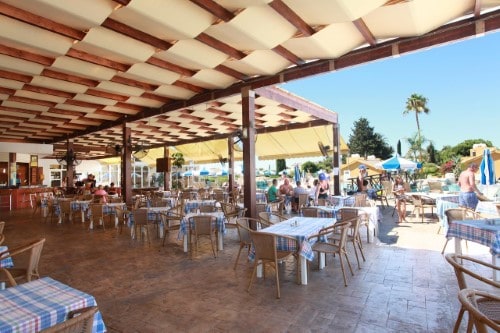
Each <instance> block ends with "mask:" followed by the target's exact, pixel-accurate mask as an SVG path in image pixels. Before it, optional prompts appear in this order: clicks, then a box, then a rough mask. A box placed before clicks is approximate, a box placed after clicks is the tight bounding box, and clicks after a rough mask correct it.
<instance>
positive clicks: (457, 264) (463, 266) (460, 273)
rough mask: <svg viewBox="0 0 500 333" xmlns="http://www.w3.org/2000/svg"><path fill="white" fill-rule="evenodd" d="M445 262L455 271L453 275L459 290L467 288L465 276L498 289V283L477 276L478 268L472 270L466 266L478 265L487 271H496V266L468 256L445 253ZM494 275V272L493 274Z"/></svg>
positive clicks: (499, 283) (499, 284) (499, 285)
mask: <svg viewBox="0 0 500 333" xmlns="http://www.w3.org/2000/svg"><path fill="white" fill-rule="evenodd" d="M445 258H446V261H448V263H449V264H450V265H451V266H452V267H453V269H454V270H455V275H456V277H457V282H458V288H460V289H465V288H467V280H466V276H469V277H472V278H474V279H476V280H478V281H481V282H483V283H486V284H488V285H490V286H495V287H497V288H500V282H497V281H494V280H493V279H489V278H487V277H485V276H483V275H480V274H478V273H477V272H478V269H477V268H478V267H475V268H473V270H472V269H469V268H467V264H469V267H470V265H480V266H483V268H488V269H493V270H495V271H498V270H499V268H498V267H497V266H494V265H492V264H490V263H487V262H484V261H481V260H479V259H475V258H472V257H469V256H464V255H458V254H455V253H447V254H446V256H445ZM493 274H495V272H494V273H493Z"/></svg>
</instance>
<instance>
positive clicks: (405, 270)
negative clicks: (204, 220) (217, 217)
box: [0, 207, 490, 332]
mask: <svg viewBox="0 0 500 333" xmlns="http://www.w3.org/2000/svg"><path fill="white" fill-rule="evenodd" d="M409 208H410V207H409ZM381 211H382V213H383V218H382V220H381V221H380V224H379V226H380V235H379V238H380V240H377V241H376V242H375V243H370V244H367V243H366V242H365V243H364V251H365V255H366V262H363V263H362V267H361V269H357V266H356V265H353V267H354V268H355V275H354V276H350V275H349V276H348V284H349V285H348V287H344V284H343V281H342V274H341V271H340V266H339V263H338V258H334V257H328V258H327V267H326V268H325V269H324V270H321V271H318V270H317V269H316V262H315V261H314V262H311V264H310V266H309V267H310V270H309V284H308V285H307V286H303V285H297V284H296V283H295V275H294V273H295V263H294V262H293V260H290V261H287V262H285V263H283V264H281V265H280V267H279V273H280V281H281V282H280V284H281V299H276V298H275V285H274V275H273V273H274V272H272V271H270V272H268V277H267V278H266V279H258V280H256V282H254V285H253V287H252V290H251V292H250V293H248V292H247V291H246V288H247V285H248V281H249V277H250V275H251V272H252V265H251V263H248V262H247V261H246V258H243V259H240V264H239V265H238V267H237V269H236V270H233V263H234V259H235V257H236V253H237V250H238V239H237V233H236V230H235V229H231V230H230V231H229V233H228V234H227V235H226V237H225V241H224V242H225V247H224V250H223V251H221V252H220V253H219V256H218V258H217V259H215V258H213V256H212V255H211V250H210V248H209V247H208V246H202V247H201V249H200V251H199V252H198V253H196V254H195V255H194V257H193V258H192V259H191V258H190V257H189V256H188V255H187V254H185V253H184V252H183V251H182V244H181V242H180V241H178V240H177V232H173V233H172V234H171V235H170V236H169V238H168V242H167V244H166V246H165V247H162V246H161V240H160V239H157V238H155V239H153V240H152V243H151V245H148V243H147V242H144V241H141V240H132V239H131V237H130V233H129V230H128V229H124V230H123V233H122V234H119V233H118V232H117V231H116V230H114V229H112V228H108V229H106V230H102V229H95V230H93V231H89V230H88V229H87V225H86V224H82V223H80V222H75V223H73V224H71V223H67V222H65V223H63V224H56V223H54V222H52V223H49V222H44V220H43V219H42V218H41V217H40V216H39V215H38V214H37V215H35V216H32V214H31V211H30V210H16V211H12V212H10V213H9V212H5V211H2V212H0V220H4V221H6V228H5V230H4V233H5V235H6V242H5V243H6V245H9V246H12V247H13V246H16V245H18V244H22V243H24V242H26V241H28V240H32V239H35V238H38V237H45V238H46V239H47V241H46V243H45V246H44V250H43V253H42V259H41V262H40V272H41V274H42V276H50V277H52V278H54V279H57V280H59V281H61V282H63V283H66V284H68V285H71V286H72V287H74V288H77V289H80V290H83V291H85V292H87V293H90V294H92V295H94V297H95V298H96V300H97V304H98V306H99V309H100V311H101V312H102V315H103V318H104V321H105V323H106V325H107V328H108V331H109V332H173V331H178V332H451V328H452V327H453V323H454V321H455V318H456V315H457V313H458V308H459V303H458V300H457V291H458V288H457V283H456V279H455V276H454V273H453V271H452V269H451V267H450V266H449V265H448V264H447V263H446V261H445V259H444V257H443V256H442V255H441V253H440V252H441V249H442V246H443V244H444V241H445V237H444V236H443V235H442V234H438V229H439V223H438V222H437V221H436V220H431V219H430V216H427V218H426V220H429V221H432V222H427V223H420V221H418V222H417V221H416V219H415V218H411V217H410V218H409V222H408V223H403V224H400V225H397V224H396V223H395V221H396V217H395V216H394V217H393V216H392V207H387V208H385V209H382V210H381ZM412 221H413V222H412ZM361 233H362V235H363V236H365V237H366V232H363V231H362V232H361ZM449 251H453V242H450V244H449V245H448V248H447V252H449ZM468 251H469V252H468V253H469V254H470V255H473V256H475V257H478V258H480V259H483V260H488V261H489V260H490V256H489V252H488V249H487V248H485V247H483V246H480V245H475V244H471V243H470V242H469V247H468ZM351 262H352V263H355V258H354V257H353V256H351ZM485 274H489V272H485ZM464 326H465V325H462V327H461V330H462V331H465V327H464Z"/></svg>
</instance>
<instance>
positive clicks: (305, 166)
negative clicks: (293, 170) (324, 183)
mask: <svg viewBox="0 0 500 333" xmlns="http://www.w3.org/2000/svg"><path fill="white" fill-rule="evenodd" d="M300 168H301V169H302V171H305V172H310V173H312V174H314V173H316V172H318V170H319V168H318V165H317V164H316V163H314V162H311V161H306V162H304V163H302V165H301V166H300Z"/></svg>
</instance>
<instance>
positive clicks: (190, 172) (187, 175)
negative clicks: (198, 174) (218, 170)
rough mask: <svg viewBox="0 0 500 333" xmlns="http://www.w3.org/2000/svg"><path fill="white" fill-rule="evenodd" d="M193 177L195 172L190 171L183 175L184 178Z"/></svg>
mask: <svg viewBox="0 0 500 333" xmlns="http://www.w3.org/2000/svg"><path fill="white" fill-rule="evenodd" d="M192 175H193V171H191V170H188V171H186V172H184V173H183V174H182V176H183V177H191V176H192Z"/></svg>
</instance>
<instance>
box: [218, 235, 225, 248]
mask: <svg viewBox="0 0 500 333" xmlns="http://www.w3.org/2000/svg"><path fill="white" fill-rule="evenodd" d="M223 236H224V235H223V234H222V232H218V233H217V247H218V249H219V251H222V250H224V237H223Z"/></svg>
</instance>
